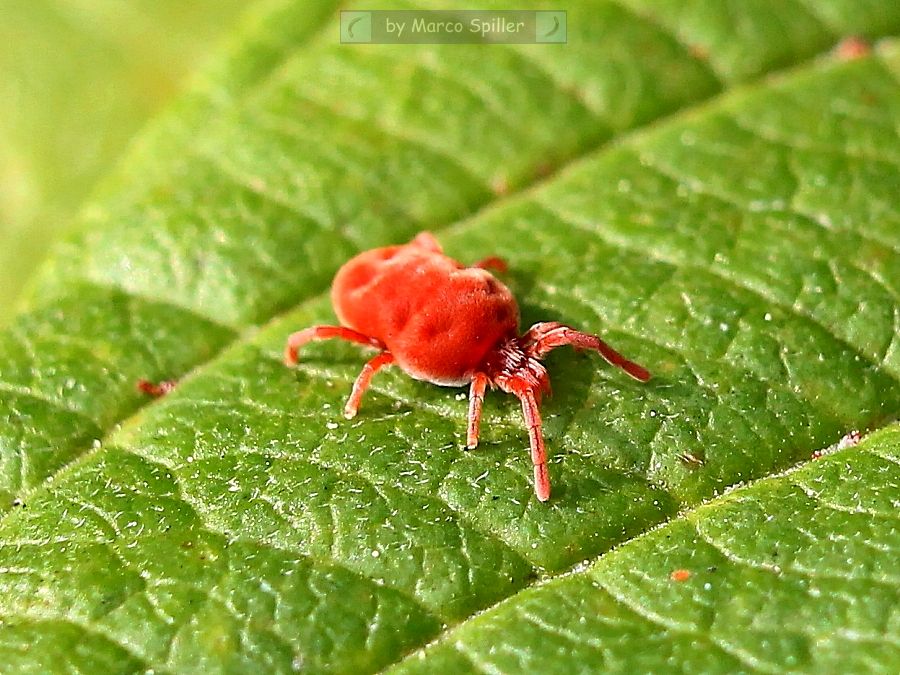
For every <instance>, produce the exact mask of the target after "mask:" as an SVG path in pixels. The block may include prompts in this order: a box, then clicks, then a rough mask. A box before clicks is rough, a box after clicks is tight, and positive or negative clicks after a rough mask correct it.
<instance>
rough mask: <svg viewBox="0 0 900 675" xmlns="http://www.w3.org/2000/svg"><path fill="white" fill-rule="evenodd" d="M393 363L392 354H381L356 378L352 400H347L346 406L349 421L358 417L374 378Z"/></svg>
mask: <svg viewBox="0 0 900 675" xmlns="http://www.w3.org/2000/svg"><path fill="white" fill-rule="evenodd" d="M393 362H394V355H393V354H391V353H390V352H381V353H380V354H379V355H378V356H376V357H375V358H373V359H370V360H369V361H368V362H367V363H366V365H364V366H363V369H362V370H361V371H360V373H359V375H357V377H356V382H354V383H353V390H352V391H351V392H350V398H348V399H347V405H345V406H344V417H346V418H347V419H348V420H349V419H353V418H354V417H356V413H357V412H358V411H359V404H360V401H362V397H363V394H365V393H366V389H368V388H369V382H371V381H372V376H373V375H374V374H375V373H377V372H378V371H379V370H380V369H381V367H382V366H387V365H390V364H391V363H393Z"/></svg>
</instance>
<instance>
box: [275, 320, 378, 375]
mask: <svg viewBox="0 0 900 675" xmlns="http://www.w3.org/2000/svg"><path fill="white" fill-rule="evenodd" d="M331 338H339V339H341V340H347V341H348V342H356V343H357V344H361V345H366V346H367V347H375V349H382V350H383V349H384V345H383V344H382V343H381V340H378V339H376V338H373V337H369V336H368V335H364V334H363V333H360V332H359V331H355V330H353V329H352V328H345V327H344V326H312V327H310V328H305V329H303V330H298V331H297V332H296V333H293V334H292V335H291V336H290V337H289V338H288V339H287V344H286V345H285V346H284V362H285V363H286V364H287V365H289V366H294V365H296V364H297V353H298V352H299V351H300V348H301V347H302V346H303V345H305V344H306V343H307V342H312V341H313V340H328V339H331Z"/></svg>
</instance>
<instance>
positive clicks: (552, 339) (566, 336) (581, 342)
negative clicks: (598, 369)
mask: <svg viewBox="0 0 900 675" xmlns="http://www.w3.org/2000/svg"><path fill="white" fill-rule="evenodd" d="M522 337H523V340H524V342H525V350H526V352H527V353H528V355H529V356H533V357H534V358H536V359H540V358H542V357H543V356H544V355H545V354H547V353H548V352H549V351H551V350H553V349H556V348H557V347H562V346H564V345H572V346H573V347H575V348H576V349H591V350H593V351H595V352H598V353H599V354H600V356H602V357H603V358H604V359H606V361H607V362H608V363H610V364H612V365H614V366H616V367H617V368H621V369H622V370H624V371H625V372H626V373H628V374H629V375H631V377H633V378H634V379H636V380H640V381H641V382H646V381H647V380H649V379H650V373H649V372H648V371H647V369H646V368H644V367H643V366H640V365H638V364H637V363H635V362H634V361H629V360H628V359H626V358H625V357H624V356H622V355H621V354H620V353H619V352H617V351H616V350H615V349H613V348H612V347H610V346H609V345H608V344H606V343H605V342H604V341H603V340H601V339H600V338H599V337H597V336H596V335H591V334H590V333H582V332H581V331H579V330H575V329H574V328H572V327H570V326H566V325H564V324H561V323H556V322H547V323H536V324H534V325H533V326H532V327H531V328H530V329H529V330H528V332H527V333H525V335H523V336H522Z"/></svg>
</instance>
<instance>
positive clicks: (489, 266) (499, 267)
mask: <svg viewBox="0 0 900 675" xmlns="http://www.w3.org/2000/svg"><path fill="white" fill-rule="evenodd" d="M472 267H477V268H479V269H482V270H494V271H495V272H500V273H501V274H503V273H504V272H506V271H507V270H509V265H507V264H506V261H505V260H504V259H503V258H501V257H500V256H496V255H492V256H488V257H487V258H484V259H482V260H479V261H478V262H477V263H475V264H473V265H472Z"/></svg>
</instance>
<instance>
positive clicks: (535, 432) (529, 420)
mask: <svg viewBox="0 0 900 675" xmlns="http://www.w3.org/2000/svg"><path fill="white" fill-rule="evenodd" d="M519 398H520V399H521V401H522V415H523V416H524V417H525V426H526V427H528V443H529V445H530V446H531V463H532V464H533V465H534V494H535V495H537V498H538V501H542V502H545V501H547V500H548V499H550V476H549V474H548V473H547V448H546V447H545V446H544V432H543V430H542V429H541V412H540V410H539V409H538V403H537V399H536V398H535V395H534V392H533V391H531V390H526V391H524V392H522V394H521V395H520V396H519Z"/></svg>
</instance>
